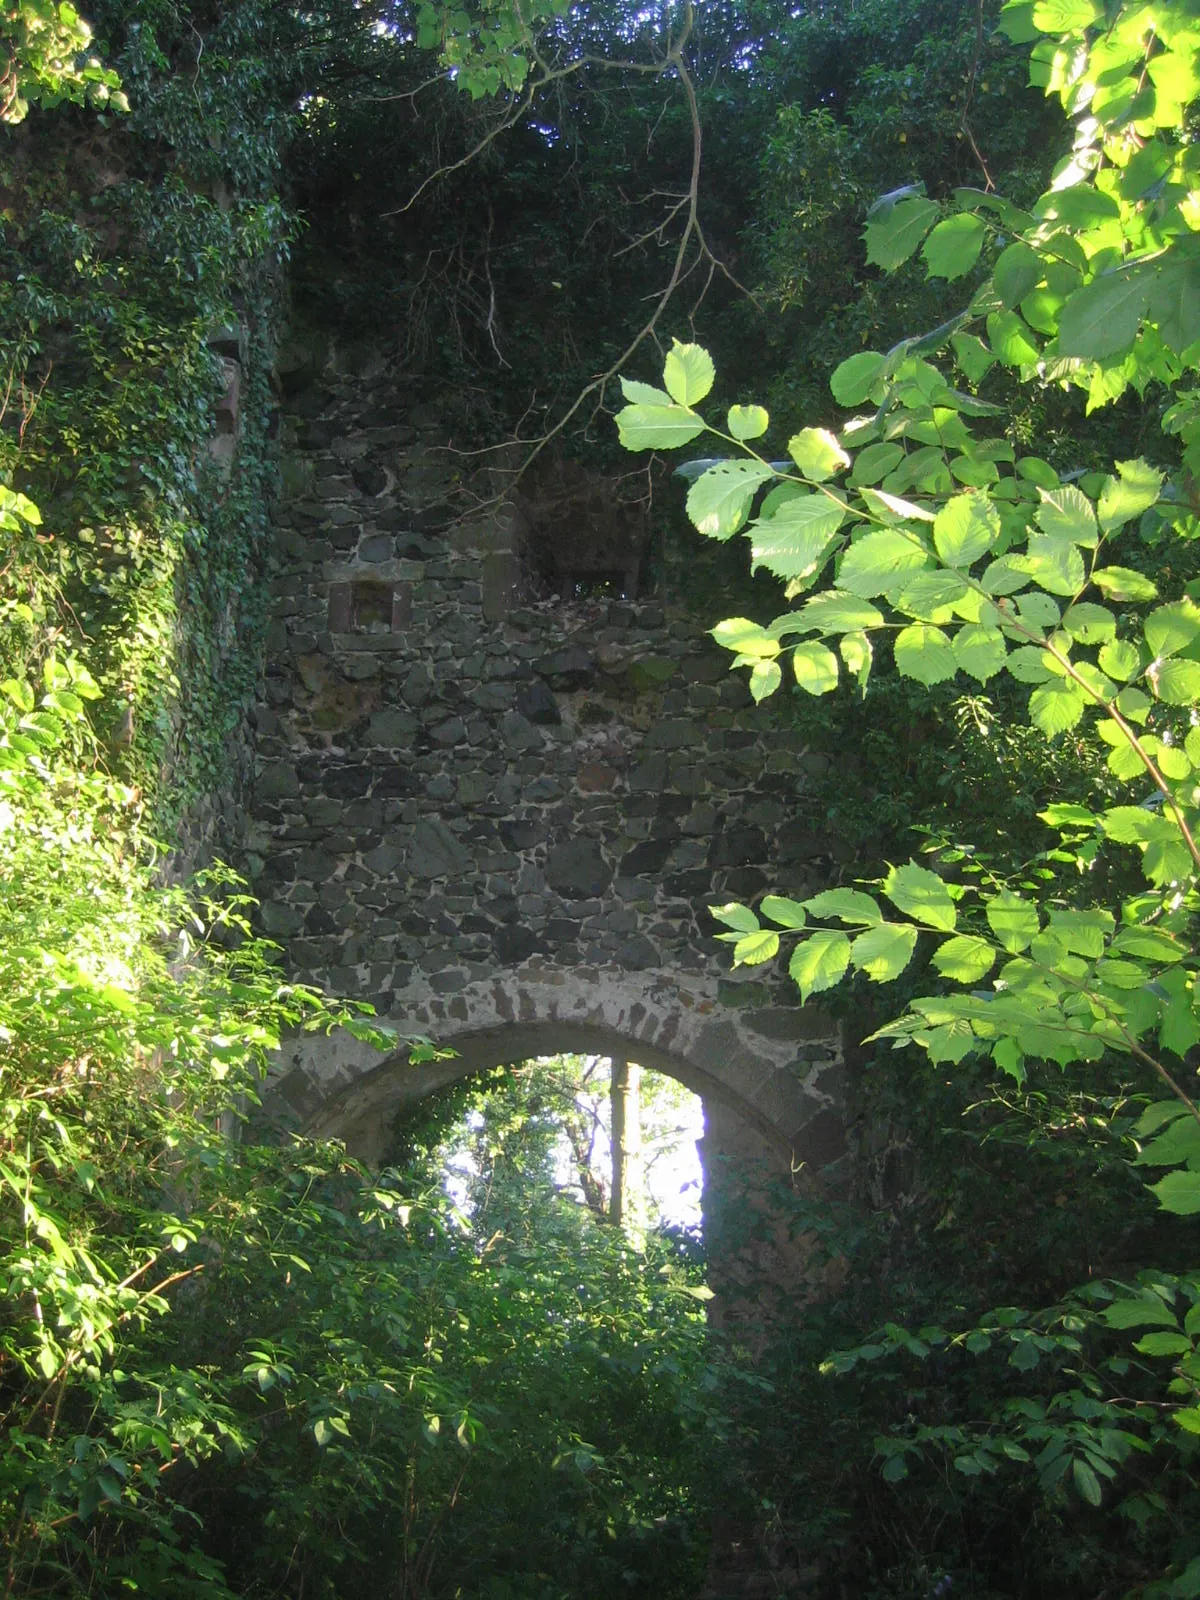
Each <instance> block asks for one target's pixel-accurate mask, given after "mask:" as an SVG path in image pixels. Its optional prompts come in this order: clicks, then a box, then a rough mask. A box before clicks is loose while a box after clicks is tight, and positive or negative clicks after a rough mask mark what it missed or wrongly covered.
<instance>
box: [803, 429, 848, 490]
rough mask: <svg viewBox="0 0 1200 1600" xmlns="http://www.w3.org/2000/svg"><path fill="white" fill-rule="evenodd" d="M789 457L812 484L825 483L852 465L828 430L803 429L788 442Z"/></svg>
mask: <svg viewBox="0 0 1200 1600" xmlns="http://www.w3.org/2000/svg"><path fill="white" fill-rule="evenodd" d="M788 455H790V456H791V458H792V460H793V461H794V462H795V463H796V465H797V466H798V467H799V468H800V471H801V473H803V475H804V476H805V477H806V478H807V479H808V480H809V482H810V483H824V482H825V480H826V479H827V478H832V477H834V476H836V474H837V473H839V472H844V471H845V470H846V468H847V467H848V466H849V465H850V457H849V456H848V455H847V454H846V452H845V451H844V450H843V449H842V447H841V445H840V444H839V443H838V442H837V440H836V439H835V438H834V436H833V434H832V433H830V431H829V429H828V428H802V429H801V430H800V432H799V433H797V434H794V435H793V436H792V438H790V439H789V440H788Z"/></svg>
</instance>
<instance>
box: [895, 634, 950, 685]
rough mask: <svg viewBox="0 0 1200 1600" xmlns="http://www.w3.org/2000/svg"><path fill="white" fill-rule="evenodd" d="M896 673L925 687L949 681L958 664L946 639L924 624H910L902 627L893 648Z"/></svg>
mask: <svg viewBox="0 0 1200 1600" xmlns="http://www.w3.org/2000/svg"><path fill="white" fill-rule="evenodd" d="M894 651H895V660H896V670H897V672H899V673H900V674H901V675H902V676H903V677H905V678H915V679H916V681H917V682H918V683H923V684H924V685H925V686H926V688H928V687H929V686H930V685H931V684H935V683H942V682H944V681H945V680H946V679H947V678H953V677H954V675H955V674H956V673H957V671H958V661H957V659H956V658H955V654H954V648H953V646H952V645H951V643H950V639H949V636H948V635H947V634H945V633H943V632H942V630H941V628H935V627H933V626H931V625H930V624H929V623H927V622H914V623H913V624H912V625H911V626H910V627H907V628H902V629H901V630H900V632H899V633H898V634H897V635H896V642H895V645H894Z"/></svg>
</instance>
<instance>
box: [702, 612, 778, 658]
mask: <svg viewBox="0 0 1200 1600" xmlns="http://www.w3.org/2000/svg"><path fill="white" fill-rule="evenodd" d="M710 631H711V633H712V636H713V638H714V639H715V640H716V641H717V643H718V644H719V645H722V646H723V647H724V648H725V649H726V650H735V651H736V652H737V653H738V655H744V656H761V657H762V658H763V659H764V660H766V661H770V660H773V659H774V658H775V657H776V656H777V655H778V654H779V651H780V644H779V640H778V639H777V638H776V637H775V635H774V634H773V633H770V632H768V630H767V629H766V628H764V627H763V626H762V624H761V623H758V622H751V621H750V619H749V617H726V618H725V620H724V622H718V623H717V625H716V627H715V628H713V629H711V630H710Z"/></svg>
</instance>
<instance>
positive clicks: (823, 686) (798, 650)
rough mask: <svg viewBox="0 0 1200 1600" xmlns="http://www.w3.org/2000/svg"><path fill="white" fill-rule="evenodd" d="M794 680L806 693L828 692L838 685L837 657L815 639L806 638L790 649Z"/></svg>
mask: <svg viewBox="0 0 1200 1600" xmlns="http://www.w3.org/2000/svg"><path fill="white" fill-rule="evenodd" d="M792 670H793V671H794V672H795V674H796V682H797V683H798V684H799V685H800V687H801V688H802V689H803V690H805V691H806V692H807V693H808V694H828V693H829V692H830V690H831V689H836V688H837V685H838V664H837V657H836V656H835V655H834V653H833V651H832V650H830V649H828V648H827V647H826V646H825V645H823V644H819V643H818V642H817V641H816V640H815V639H806V640H805V641H804V642H803V643H802V644H798V645H797V646H796V647H795V649H794V650H793V651H792Z"/></svg>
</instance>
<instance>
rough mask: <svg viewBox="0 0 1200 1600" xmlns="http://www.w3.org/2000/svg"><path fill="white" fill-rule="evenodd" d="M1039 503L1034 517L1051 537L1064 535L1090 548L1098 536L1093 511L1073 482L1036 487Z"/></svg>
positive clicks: (1061, 537) (1056, 537)
mask: <svg viewBox="0 0 1200 1600" xmlns="http://www.w3.org/2000/svg"><path fill="white" fill-rule="evenodd" d="M1038 495H1039V497H1040V499H1041V504H1040V505H1039V506H1038V509H1037V513H1036V521H1037V524H1038V527H1039V528H1041V530H1042V532H1043V533H1046V534H1048V535H1049V536H1050V537H1051V538H1052V539H1066V540H1068V541H1069V542H1070V543H1072V544H1081V545H1084V546H1086V547H1087V548H1088V549H1092V548H1093V547H1094V546H1095V544H1096V540H1097V529H1096V513H1095V511H1094V510H1093V509H1092V502H1091V501H1090V500H1089V499H1088V497H1087V495H1085V494H1084V493H1083V492H1082V491H1081V490H1079V489H1077V488H1076V487H1075V485H1074V484H1073V483H1068V484H1064V485H1063V487H1062V488H1061V489H1039V490H1038Z"/></svg>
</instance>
